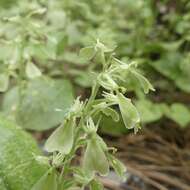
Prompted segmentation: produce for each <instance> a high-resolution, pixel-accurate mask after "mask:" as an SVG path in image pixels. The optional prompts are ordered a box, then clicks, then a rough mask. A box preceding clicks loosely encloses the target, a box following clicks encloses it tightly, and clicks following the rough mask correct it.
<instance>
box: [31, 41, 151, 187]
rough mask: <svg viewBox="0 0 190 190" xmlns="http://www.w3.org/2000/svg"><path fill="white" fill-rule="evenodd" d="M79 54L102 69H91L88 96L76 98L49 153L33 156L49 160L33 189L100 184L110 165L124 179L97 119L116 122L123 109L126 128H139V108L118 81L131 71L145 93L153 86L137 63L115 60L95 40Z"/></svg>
mask: <svg viewBox="0 0 190 190" xmlns="http://www.w3.org/2000/svg"><path fill="white" fill-rule="evenodd" d="M80 56H82V57H85V58H86V59H88V60H89V61H90V62H91V64H93V63H94V62H95V61H96V62H98V63H100V67H101V72H99V73H98V74H97V73H96V74H94V84H93V86H92V91H91V95H90V97H89V99H86V100H85V101H82V100H81V98H80V97H78V98H77V99H76V100H75V101H74V104H73V105H72V107H71V108H70V109H69V110H68V113H67V115H66V117H65V119H64V121H63V123H62V125H61V126H60V127H58V128H57V129H56V130H55V131H54V132H53V133H52V134H51V135H50V137H49V138H48V139H47V141H46V143H45V150H46V151H47V152H49V153H52V154H50V156H49V157H37V159H39V160H40V161H41V162H44V161H45V162H47V163H48V165H49V170H48V172H47V173H46V174H45V175H44V176H42V177H41V179H40V180H39V181H38V182H37V183H36V184H35V185H34V186H33V188H32V190H42V189H45V190H67V189H68V190H74V189H85V188H86V187H88V188H90V189H91V190H95V189H96V190H99V189H103V185H102V184H101V183H100V182H99V181H98V177H97V176H99V175H100V176H106V175H107V174H108V172H109V168H110V166H111V167H112V168H113V169H114V170H115V172H116V173H117V174H118V176H120V177H121V178H123V179H124V178H125V172H126V167H125V166H124V165H123V164H122V163H121V162H120V161H119V160H118V159H117V158H115V156H114V154H115V152H116V149H115V148H113V147H111V148H110V147H108V146H107V145H106V143H105V142H104V140H103V139H102V138H101V137H100V136H99V135H98V133H97V131H98V127H99V122H100V120H101V117H102V115H103V114H105V115H107V116H110V117H111V118H112V119H113V120H115V121H118V120H119V114H120V113H121V116H122V119H123V121H124V124H125V126H126V128H128V129H134V131H135V132H137V131H138V129H139V128H140V125H139V123H140V117H139V113H138V111H137V109H136V107H135V106H134V105H133V103H132V102H131V99H129V98H127V97H125V94H126V92H127V88H126V87H124V86H123V85H121V84H123V83H124V82H125V81H126V80H127V78H128V77H130V76H133V77H135V78H136V79H137V80H139V82H140V84H141V85H142V88H143V89H144V92H145V93H147V92H148V91H149V90H154V89H153V87H152V85H151V84H150V83H149V82H148V80H147V79H146V78H145V77H143V76H142V75H141V74H140V73H139V72H138V71H137V69H136V63H134V62H132V63H124V62H122V61H120V60H118V59H117V58H115V56H114V49H111V48H108V47H106V45H104V44H103V43H101V42H100V41H99V40H97V42H96V43H95V44H94V45H93V46H89V47H85V48H83V49H81V51H80ZM97 95H98V96H97ZM98 97H99V98H98ZM115 107H118V108H119V109H118V110H119V111H116V109H114V108H115ZM119 112H120V113H119ZM115 127H117V126H115ZM78 150H80V152H82V155H83V156H82V158H81V162H80V164H73V162H72V160H73V159H74V158H75V157H76V154H77V152H78Z"/></svg>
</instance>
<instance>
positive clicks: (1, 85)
mask: <svg viewBox="0 0 190 190" xmlns="http://www.w3.org/2000/svg"><path fill="white" fill-rule="evenodd" d="M8 86H9V76H8V74H5V73H2V74H0V92H5V91H6V90H7V89H8Z"/></svg>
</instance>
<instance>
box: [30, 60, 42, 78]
mask: <svg viewBox="0 0 190 190" xmlns="http://www.w3.org/2000/svg"><path fill="white" fill-rule="evenodd" d="M26 75H27V77H28V78H30V79H33V78H36V77H40V76H41V75H42V73H41V71H40V70H39V69H38V67H37V66H36V65H34V63H32V62H28V63H27V64H26Z"/></svg>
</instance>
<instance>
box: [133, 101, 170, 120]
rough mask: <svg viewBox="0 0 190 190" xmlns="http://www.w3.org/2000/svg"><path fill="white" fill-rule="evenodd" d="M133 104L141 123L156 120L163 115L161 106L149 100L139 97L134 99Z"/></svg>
mask: <svg viewBox="0 0 190 190" xmlns="http://www.w3.org/2000/svg"><path fill="white" fill-rule="evenodd" d="M135 105H136V107H137V110H138V111H139V114H140V118H141V121H142V122H143V123H149V122H153V121H157V120H159V119H160V118H161V117H162V116H163V109H162V106H160V105H158V104H154V103H152V102H151V101H149V100H146V99H140V100H138V101H136V103H135ZM165 106H166V105H165Z"/></svg>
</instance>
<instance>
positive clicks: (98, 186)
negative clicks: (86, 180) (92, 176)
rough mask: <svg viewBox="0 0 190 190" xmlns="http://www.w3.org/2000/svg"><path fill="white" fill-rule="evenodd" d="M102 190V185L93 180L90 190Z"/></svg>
mask: <svg viewBox="0 0 190 190" xmlns="http://www.w3.org/2000/svg"><path fill="white" fill-rule="evenodd" d="M103 189H104V187H103V185H102V184H101V183H100V182H99V181H97V180H93V181H92V182H91V183H90V190H103Z"/></svg>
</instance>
